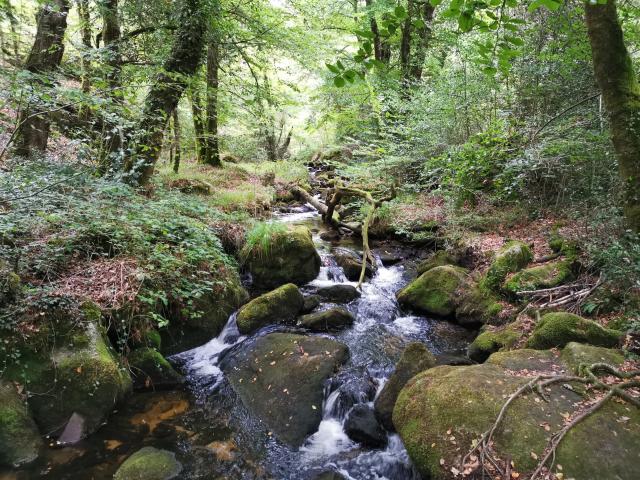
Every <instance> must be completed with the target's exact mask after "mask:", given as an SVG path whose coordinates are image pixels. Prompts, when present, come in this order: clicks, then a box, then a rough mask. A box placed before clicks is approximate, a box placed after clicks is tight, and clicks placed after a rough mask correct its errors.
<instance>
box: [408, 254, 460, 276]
mask: <svg viewBox="0 0 640 480" xmlns="http://www.w3.org/2000/svg"><path fill="white" fill-rule="evenodd" d="M457 263H458V259H457V258H456V256H454V255H453V254H452V253H450V252H448V251H447V250H438V251H437V252H435V253H434V254H433V255H431V256H430V257H429V258H427V259H426V260H422V261H421V262H420V263H419V264H418V268H417V271H418V275H422V274H423V273H425V272H428V271H429V270H431V269H432V268H436V267H443V266H445V265H456V264H457Z"/></svg>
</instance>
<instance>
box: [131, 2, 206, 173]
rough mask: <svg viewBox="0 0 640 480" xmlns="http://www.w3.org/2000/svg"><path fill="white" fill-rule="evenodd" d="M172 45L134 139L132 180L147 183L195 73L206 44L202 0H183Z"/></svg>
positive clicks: (148, 98)
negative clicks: (173, 118) (168, 129)
mask: <svg viewBox="0 0 640 480" xmlns="http://www.w3.org/2000/svg"><path fill="white" fill-rule="evenodd" d="M176 23H177V24H178V25H179V26H180V28H179V30H177V32H176V36H175V39H174V42H173V48H172V50H171V54H170V55H169V58H168V59H167V60H166V62H165V64H164V68H163V71H162V72H161V73H159V74H158V77H157V79H156V81H155V84H154V86H153V87H152V88H151V90H150V91H149V93H148V94H147V98H146V99H145V106H144V111H143V113H142V118H141V119H140V121H139V124H138V127H137V129H136V130H137V133H138V135H137V136H135V137H134V138H133V139H132V140H131V145H130V152H129V155H128V157H127V159H126V161H125V171H126V172H127V176H128V179H129V181H130V183H134V184H137V185H139V186H144V185H146V184H147V182H148V181H149V179H150V178H151V176H152V175H153V170H154V167H155V164H156V161H157V160H158V157H159V155H160V149H161V148H162V138H163V135H164V129H165V126H166V124H167V120H168V118H169V116H170V115H171V113H172V112H173V111H174V110H175V109H176V107H177V106H178V101H179V100H180V97H181V96H182V93H183V92H184V90H185V88H186V79H187V77H188V76H191V75H193V74H194V73H195V71H196V69H197V68H198V65H199V64H200V59H201V57H202V50H203V47H204V34H205V29H206V16H205V15H204V12H203V4H202V1H201V0H183V2H182V4H181V6H180V10H179V12H178V18H177V22H176Z"/></svg>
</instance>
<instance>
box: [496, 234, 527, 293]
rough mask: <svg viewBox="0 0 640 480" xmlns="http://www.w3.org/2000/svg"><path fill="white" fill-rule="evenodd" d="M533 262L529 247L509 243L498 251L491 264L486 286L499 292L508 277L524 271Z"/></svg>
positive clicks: (514, 242)
mask: <svg viewBox="0 0 640 480" xmlns="http://www.w3.org/2000/svg"><path fill="white" fill-rule="evenodd" d="M532 260H533V252H531V248H529V245H527V244H526V243H524V242H520V241H518V240H512V241H510V242H507V243H506V244H505V245H504V246H503V247H502V248H501V249H500V250H498V252H497V253H496V255H495V257H494V259H493V261H492V262H491V265H490V266H489V270H487V274H486V277H485V279H484V284H485V285H486V286H487V287H488V288H490V289H493V290H497V289H499V288H500V286H501V285H502V283H503V282H504V280H505V278H507V275H509V274H510V273H515V272H518V271H520V270H522V269H523V268H524V267H526V266H527V265H528V264H529V262H531V261H532Z"/></svg>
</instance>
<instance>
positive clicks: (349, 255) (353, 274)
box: [333, 247, 375, 282]
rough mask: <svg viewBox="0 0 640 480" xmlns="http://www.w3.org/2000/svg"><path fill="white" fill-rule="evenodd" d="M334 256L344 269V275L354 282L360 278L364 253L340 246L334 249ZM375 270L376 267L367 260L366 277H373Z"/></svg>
mask: <svg viewBox="0 0 640 480" xmlns="http://www.w3.org/2000/svg"><path fill="white" fill-rule="evenodd" d="M333 257H334V258H335V260H336V263H337V264H338V265H340V266H341V267H342V269H343V270H344V275H345V276H346V277H347V278H348V279H349V280H350V281H352V282H357V281H358V280H359V279H360V271H361V270H362V255H358V254H357V253H356V252H354V251H353V250H350V249H348V248H344V247H339V248H335V249H334V250H333ZM374 272H375V267H374V266H373V265H372V264H371V263H370V262H369V261H367V265H366V267H365V274H364V275H365V277H367V278H371V277H372V276H373V273H374Z"/></svg>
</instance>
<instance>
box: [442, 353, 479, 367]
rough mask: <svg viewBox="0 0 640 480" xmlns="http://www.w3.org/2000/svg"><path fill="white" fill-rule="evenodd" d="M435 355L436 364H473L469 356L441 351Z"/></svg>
mask: <svg viewBox="0 0 640 480" xmlns="http://www.w3.org/2000/svg"><path fill="white" fill-rule="evenodd" d="M435 357H436V365H456V366H460V365H473V361H472V360H471V359H470V358H469V357H466V356H464V355H457V354H455V353H441V354H439V355H436V356H435Z"/></svg>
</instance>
